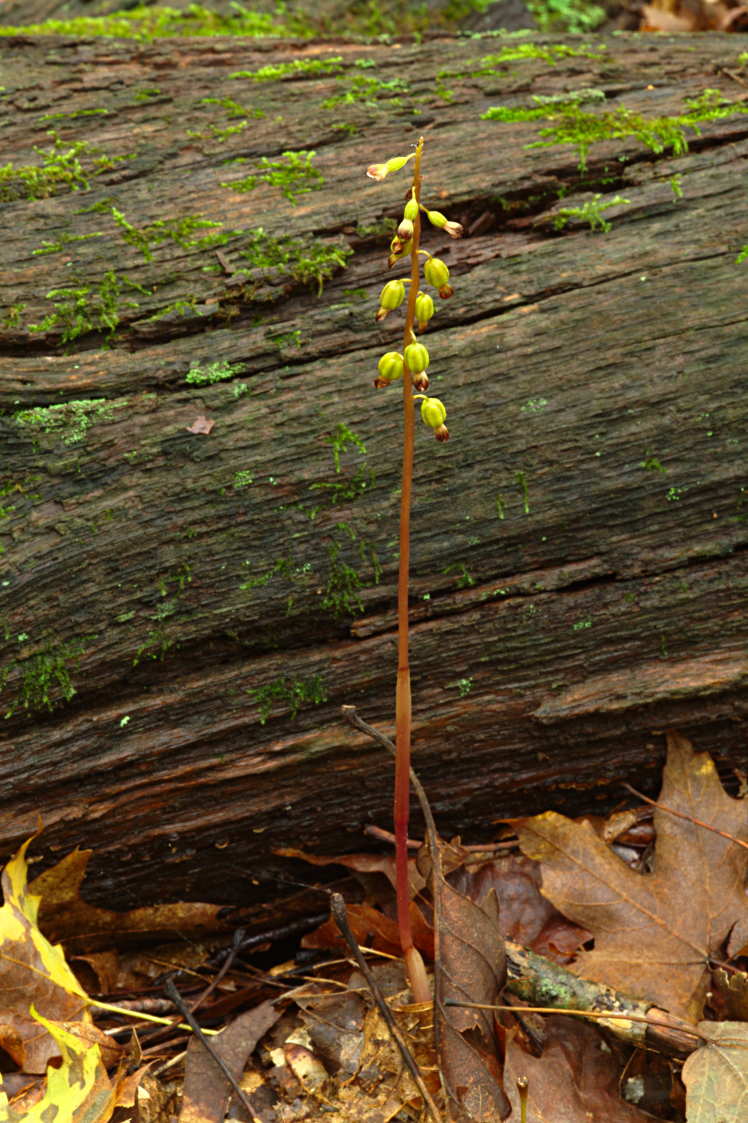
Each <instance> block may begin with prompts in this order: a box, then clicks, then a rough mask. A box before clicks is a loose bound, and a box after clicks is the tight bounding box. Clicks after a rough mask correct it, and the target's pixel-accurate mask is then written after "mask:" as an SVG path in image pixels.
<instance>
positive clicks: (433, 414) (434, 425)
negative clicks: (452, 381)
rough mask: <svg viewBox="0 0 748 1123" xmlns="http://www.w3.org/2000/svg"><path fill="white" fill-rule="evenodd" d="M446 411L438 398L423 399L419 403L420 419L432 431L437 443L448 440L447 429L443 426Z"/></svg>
mask: <svg viewBox="0 0 748 1123" xmlns="http://www.w3.org/2000/svg"><path fill="white" fill-rule="evenodd" d="M446 416H447V410H446V407H445V405H444V402H442V401H440V400H439V398H424V399H423V401H422V402H421V418H422V419H423V421H424V422H425V423H426V424H427V425H428V426H429V427H430V428H431V429H433V430H434V436H435V437H436V439H437V441H448V440H449V429H448V428H447V426H446V425H445V424H444V420H445V418H446Z"/></svg>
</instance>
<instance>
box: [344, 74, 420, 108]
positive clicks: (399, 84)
mask: <svg viewBox="0 0 748 1123" xmlns="http://www.w3.org/2000/svg"><path fill="white" fill-rule="evenodd" d="M337 82H338V84H339V85H340V86H341V90H340V92H339V93H337V94H332V95H331V96H330V97H328V98H325V100H324V101H323V102H322V108H323V109H334V108H335V107H336V106H338V105H363V106H365V107H366V108H367V109H399V108H400V107H401V106H402V104H403V101H402V96H401V95H407V94H409V93H410V85H409V84H408V82H406V81H405V79H403V78H388V79H384V78H377V77H375V76H374V75H371V74H353V75H351V76H345V77H342V78H338V79H337Z"/></svg>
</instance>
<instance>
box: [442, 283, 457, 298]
mask: <svg viewBox="0 0 748 1123" xmlns="http://www.w3.org/2000/svg"><path fill="white" fill-rule="evenodd" d="M454 294H455V290H454V289H453V288H452V286H451V285H442V287H441V288H440V289H439V296H440V297H441V298H442V300H448V299H449V297H450V296H454Z"/></svg>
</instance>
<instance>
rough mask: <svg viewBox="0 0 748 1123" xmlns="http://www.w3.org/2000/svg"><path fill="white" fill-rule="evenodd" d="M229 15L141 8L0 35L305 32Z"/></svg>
mask: <svg viewBox="0 0 748 1123" xmlns="http://www.w3.org/2000/svg"><path fill="white" fill-rule="evenodd" d="M233 7H234V11H233V13H232V14H230V15H221V14H220V13H218V12H214V11H211V10H210V9H208V8H205V7H203V6H202V5H201V4H189V5H188V6H187V7H186V8H184V9H182V10H178V9H176V8H167V7H164V8H153V7H149V6H145V5H140V6H137V7H134V8H132V9H131V10H130V11H121V12H112V13H111V14H110V15H106V16H81V17H78V18H74V19H50V20H45V21H44V23H35V24H26V25H24V26H21V27H3V28H0V35H70V36H74V37H75V38H76V39H79V38H86V37H87V36H91V35H102V36H106V37H108V38H123V39H139V40H144V41H146V42H147V41H149V40H151V39H158V38H162V37H165V36H212V35H246V36H253V37H254V36H262V35H287V34H291V33H292V31H293V33H294V34H299V33H301V31H302V28H301V25H300V24H299V21H296V26H295V27H294V28H291V27H289V26H288V25H286V24H284V23H282V22H280V21H278V20H276V19H274V18H273V16H271V15H266V14H264V13H261V12H251V11H248V10H247V9H246V8H244V7H242V6H241V5H240V4H235V5H233Z"/></svg>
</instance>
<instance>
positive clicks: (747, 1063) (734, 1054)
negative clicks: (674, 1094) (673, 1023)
mask: <svg viewBox="0 0 748 1123" xmlns="http://www.w3.org/2000/svg"><path fill="white" fill-rule="evenodd" d="M697 1028H698V1030H699V1033H701V1035H702V1036H703V1037H706V1038H708V1041H707V1043H706V1044H705V1045H703V1046H702V1047H701V1048H700V1049H697V1050H696V1052H695V1053H692V1054H691V1056H690V1057H689V1058H688V1060H687V1061H686V1063H685V1064H684V1066H683V1083H684V1084H685V1085H686V1091H687V1096H686V1120H687V1123H745V1120H746V1119H748V1025H746V1024H745V1022H699V1024H698V1027H697Z"/></svg>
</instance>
